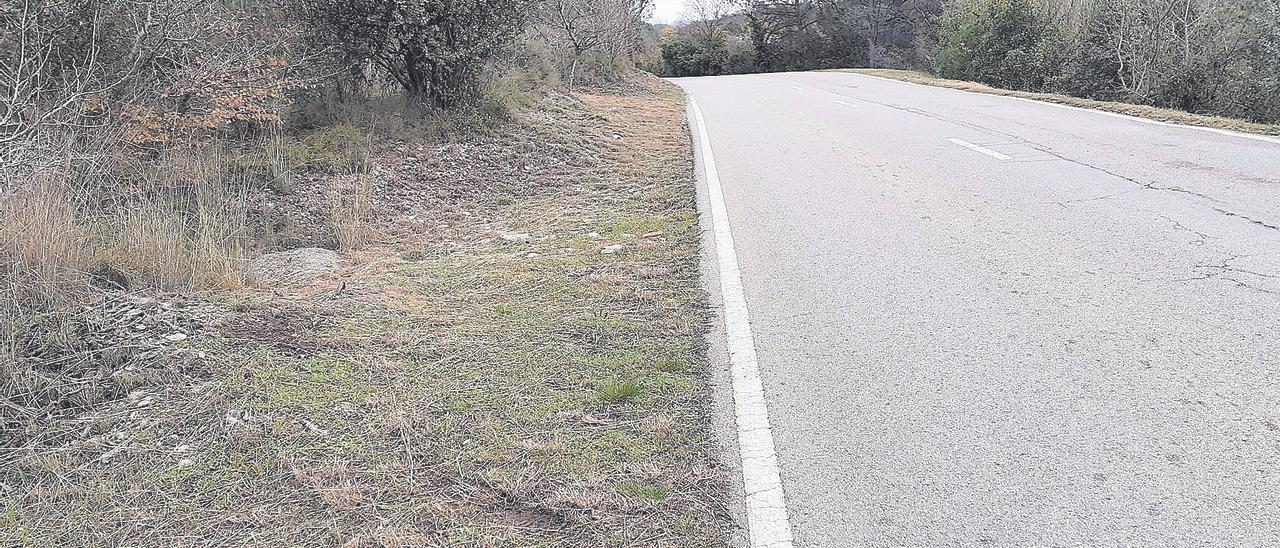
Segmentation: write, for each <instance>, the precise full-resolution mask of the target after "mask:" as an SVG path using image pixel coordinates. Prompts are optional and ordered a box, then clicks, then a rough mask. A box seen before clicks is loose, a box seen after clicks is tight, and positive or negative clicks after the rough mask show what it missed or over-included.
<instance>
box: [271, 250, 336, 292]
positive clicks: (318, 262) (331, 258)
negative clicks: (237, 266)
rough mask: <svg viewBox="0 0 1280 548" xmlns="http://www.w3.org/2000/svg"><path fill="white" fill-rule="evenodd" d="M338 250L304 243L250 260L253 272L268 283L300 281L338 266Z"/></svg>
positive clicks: (296, 283) (302, 281)
mask: <svg viewBox="0 0 1280 548" xmlns="http://www.w3.org/2000/svg"><path fill="white" fill-rule="evenodd" d="M340 265H341V259H340V258H339V257H338V253H337V252H336V251H333V250H329V249H321V248H318V247H304V248H300V249H294V250H290V251H282V252H280V253H270V254H267V255H263V256H261V257H258V258H255V259H253V260H251V261H249V274H250V276H251V277H252V278H253V279H254V280H256V281H257V282H258V283H261V284H266V285H298V284H305V283H309V282H311V281H313V280H315V279H316V278H319V277H321V276H323V275H325V274H328V273H330V272H333V271H334V270H337V268H338V266H340Z"/></svg>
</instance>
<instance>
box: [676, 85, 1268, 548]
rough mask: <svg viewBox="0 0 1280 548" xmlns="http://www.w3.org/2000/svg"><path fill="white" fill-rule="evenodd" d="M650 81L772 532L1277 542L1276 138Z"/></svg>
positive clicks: (855, 93)
mask: <svg viewBox="0 0 1280 548" xmlns="http://www.w3.org/2000/svg"><path fill="white" fill-rule="evenodd" d="M674 81H675V82H676V83H678V84H679V85H681V86H682V87H684V89H685V90H686V91H687V92H688V93H689V95H690V96H691V97H693V98H694V99H695V100H697V102H698V104H699V106H700V107H701V109H702V111H703V113H704V115H705V121H706V126H707V130H708V134H709V137H710V142H711V146H712V148H713V149H714V151H715V157H716V161H717V164H718V169H719V176H720V180H721V184H722V185H723V190H724V195H725V200H726V202H727V205H728V210H729V216H730V224H731V225H732V228H733V233H734V238H735V241H736V246H737V252H738V260H739V263H740V268H741V270H742V275H743V282H744V286H745V291H746V297H747V302H748V305H749V307H750V310H751V317H752V329H753V331H754V334H755V338H756V345H757V350H758V357H759V363H760V367H761V374H762V377H763V380H764V388H765V393H766V397H767V401H768V409H769V413H770V419H771V421H772V425H773V430H774V437H775V440H776V443H777V450H778V454H779V461H780V464H781V469H782V476H783V484H784V489H785V491H786V500H787V505H788V507H789V509H790V512H791V523H792V528H793V532H794V534H795V536H796V540H797V543H798V544H799V545H801V546H823V547H846V546H929V547H940V546H1124V547H1129V546H1162V547H1180V546H1235V547H1249V546H1257V547H1263V546H1277V545H1280V229H1278V228H1277V227H1280V144H1277V143H1273V142H1261V141H1255V140H1249V139H1245V138H1241V137H1236V136H1230V135H1222V134H1215V133H1209V132H1204V131H1198V130H1193V129H1187V128H1180V127H1168V126H1161V125H1152V124H1146V123H1141V122H1137V121H1133V120H1128V119H1122V118H1115V117H1109V116H1104V115H1101V114H1097V113H1091V112H1082V111H1079V110H1070V109H1064V108H1058V107H1053V106H1049V105H1044V104H1039V103H1033V102H1027V101H1018V100H1014V99H1009V98H1004V97H997V96H991V95H981V94H974V93H967V92H962V91H957V90H949V89H941V88H932V87H926V86H919V85H913V84H907V83H902V82H894V81H886V80H880V79H875V78H871V77H867V76H862V75H856V74H847V73H786V74H760V75H744V76H724V77H711V78H696V79H676V80H674ZM947 139H958V140H962V141H965V142H968V143H972V144H974V145H978V146H979V147H980V148H981V147H985V148H986V149H989V150H990V151H995V152H997V153H999V154H1000V155H1003V156H1007V157H1009V159H1007V160H1001V159H998V158H997V157H993V156H989V155H986V154H985V153H982V152H979V151H977V150H973V149H970V148H965V147H964V146H959V145H957V144H955V143H954V142H949V141H947ZM709 287H711V288H713V289H714V287H715V286H713V285H712V286H709ZM730 441H731V438H730Z"/></svg>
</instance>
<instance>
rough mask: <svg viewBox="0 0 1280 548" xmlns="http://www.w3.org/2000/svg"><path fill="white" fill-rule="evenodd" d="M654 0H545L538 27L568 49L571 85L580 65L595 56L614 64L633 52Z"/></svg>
mask: <svg viewBox="0 0 1280 548" xmlns="http://www.w3.org/2000/svg"><path fill="white" fill-rule="evenodd" d="M652 6H653V0H546V1H545V4H544V6H543V9H542V10H541V11H540V16H539V25H538V27H539V30H540V32H541V33H542V35H543V37H544V38H546V39H547V42H549V43H551V44H553V45H554V46H557V47H559V48H561V49H564V50H567V52H568V55H566V56H564V57H566V58H567V59H568V61H569V62H568V66H567V67H562V69H563V70H564V71H565V72H567V76H568V80H569V87H571V88H572V87H573V85H574V83H575V81H576V80H577V77H578V67H579V65H580V64H581V63H583V62H584V60H586V58H588V57H591V56H593V55H595V56H598V57H599V59H597V60H598V61H599V62H601V63H603V64H608V65H613V64H616V63H617V62H618V61H620V60H622V59H623V58H625V57H628V56H630V55H632V54H634V53H635V52H636V51H637V50H638V49H639V47H640V44H641V41H642V40H643V30H644V26H643V20H644V16H645V14H646V13H648V11H649V9H650V8H651V7H652Z"/></svg>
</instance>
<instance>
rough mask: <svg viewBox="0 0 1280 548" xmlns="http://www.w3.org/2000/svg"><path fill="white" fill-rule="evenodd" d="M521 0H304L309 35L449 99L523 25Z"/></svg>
mask: <svg viewBox="0 0 1280 548" xmlns="http://www.w3.org/2000/svg"><path fill="white" fill-rule="evenodd" d="M529 7H530V6H529V3H528V1H527V0H310V1H301V2H300V4H299V8H300V9H301V11H302V13H303V18H304V21H305V22H306V24H307V27H308V29H309V31H310V34H311V39H312V41H313V43H316V44H318V45H327V46H329V47H331V48H332V50H333V51H334V52H335V54H336V55H337V56H338V60H339V62H340V63H341V64H343V65H344V66H346V67H348V68H353V67H354V68H356V69H358V68H360V67H363V66H365V65H366V64H367V65H371V66H372V67H374V68H375V69H376V70H378V71H380V72H382V73H383V74H385V75H386V76H388V77H389V78H390V79H391V80H393V81H395V82H396V83H398V84H400V85H401V86H402V87H403V88H404V89H405V90H407V91H408V92H409V93H410V94H411V95H413V96H416V97H419V98H421V99H424V100H426V101H428V102H430V103H432V104H434V105H437V106H441V107H450V106H454V105H456V104H458V103H459V102H461V101H462V100H464V99H466V98H467V97H469V96H471V95H473V94H474V92H475V88H476V85H477V83H478V77H479V74H480V71H481V69H482V68H483V66H484V64H485V62H486V61H488V60H489V59H491V58H492V57H493V56H494V55H495V54H496V53H497V52H498V51H499V50H501V49H502V48H503V47H505V46H507V45H508V44H510V43H511V42H512V41H513V40H514V39H515V38H516V36H517V35H518V34H519V33H520V31H521V30H523V29H524V23H525V19H526V17H527V16H528V13H529V9H528V8H529Z"/></svg>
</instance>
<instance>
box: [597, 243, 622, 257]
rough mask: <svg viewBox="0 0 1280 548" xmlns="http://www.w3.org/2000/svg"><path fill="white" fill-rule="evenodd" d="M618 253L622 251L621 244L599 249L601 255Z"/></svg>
mask: <svg viewBox="0 0 1280 548" xmlns="http://www.w3.org/2000/svg"><path fill="white" fill-rule="evenodd" d="M619 251H622V244H613V245H606V246H604V247H603V248H600V254H601V255H608V254H610V253H617V252H619Z"/></svg>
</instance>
